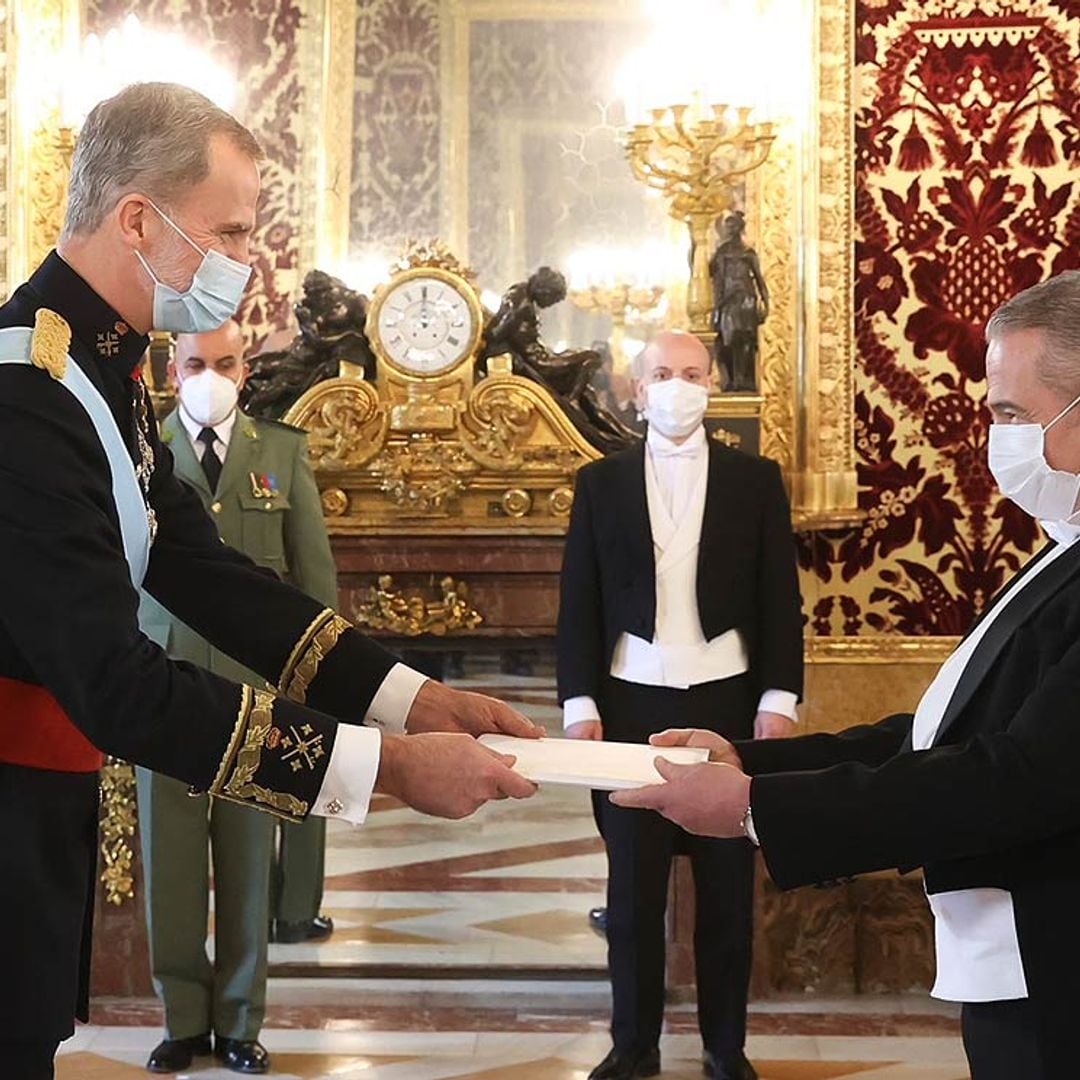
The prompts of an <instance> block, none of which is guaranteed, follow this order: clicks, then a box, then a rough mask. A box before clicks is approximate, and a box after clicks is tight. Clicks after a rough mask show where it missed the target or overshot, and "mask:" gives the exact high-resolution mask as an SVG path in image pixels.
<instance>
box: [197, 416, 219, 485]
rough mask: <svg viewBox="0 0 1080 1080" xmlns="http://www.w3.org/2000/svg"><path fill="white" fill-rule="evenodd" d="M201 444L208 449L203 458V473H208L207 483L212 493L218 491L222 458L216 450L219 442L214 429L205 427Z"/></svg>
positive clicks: (200, 440) (200, 435)
mask: <svg viewBox="0 0 1080 1080" xmlns="http://www.w3.org/2000/svg"><path fill="white" fill-rule="evenodd" d="M199 442H201V443H202V444H203V446H205V447H206V449H205V450H204V451H203V456H202V467H203V472H204V473H206V482H207V483H208V484H209V485H210V493H211V494H213V493H214V492H215V491H217V485H218V480H220V479H221V458H219V457H218V456H217V452H216V451H215V450H214V443H216V442H217V433H216V432H215V431H214V429H213V428H212V427H204V428H203V429H202V431H200V432H199Z"/></svg>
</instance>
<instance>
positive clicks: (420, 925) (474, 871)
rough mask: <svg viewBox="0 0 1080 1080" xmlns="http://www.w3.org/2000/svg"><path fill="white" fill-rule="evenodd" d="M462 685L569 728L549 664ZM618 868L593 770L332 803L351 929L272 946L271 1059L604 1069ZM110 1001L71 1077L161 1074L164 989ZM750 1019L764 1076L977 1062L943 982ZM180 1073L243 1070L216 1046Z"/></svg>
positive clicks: (331, 904)
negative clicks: (606, 841) (351, 820)
mask: <svg viewBox="0 0 1080 1080" xmlns="http://www.w3.org/2000/svg"><path fill="white" fill-rule="evenodd" d="M458 684H459V685H465V686H467V687H468V688H469V689H475V690H480V691H487V692H492V693H495V694H497V695H498V696H500V697H504V698H506V699H508V700H511V701H513V702H515V703H516V704H518V706H519V707H520V708H522V710H523V711H525V712H527V713H528V714H529V715H530V716H532V717H533V718H534V719H536V720H538V721H540V722H542V723H544V724H545V726H546V727H547V728H548V730H549V731H551V732H552V733H558V732H560V730H561V717H560V712H559V709H558V707H557V704H556V701H555V695H554V691H553V680H552V678H551V674H550V672H549V671H545V672H544V673H543V674H542V675H540V676H538V677H535V678H530V677H518V676H504V675H498V674H495V673H493V672H491V671H487V672H484V671H481V672H479V673H476V674H473V675H472V677H470V678H469V679H467V680H465V681H464V682H463V683H462V682H460V681H459V683H458ZM605 879H606V866H605V860H604V856H603V850H602V847H601V844H600V841H599V839H598V837H597V835H596V829H595V826H594V824H593V820H592V812H591V807H590V804H589V798H588V793H587V792H586V791H584V790H582V789H579V788H561V787H554V786H548V787H545V788H542V789H541V791H540V793H539V794H538V795H537V796H536V797H535V798H533V799H530V800H527V801H525V802H521V803H517V802H513V801H507V802H503V803H492V804H489V805H488V806H486V807H484V808H483V809H482V810H481V811H480V813H478V814H477V815H475V816H474V817H472V818H469V819H468V820H467V821H463V822H446V821H438V820H435V819H432V818H424V817H421V816H420V815H418V814H415V813H414V812H413V811H411V810H409V809H408V808H406V807H403V806H401V805H399V804H396V803H395V802H394V801H393V800H390V799H387V798H384V797H376V798H375V800H374V801H373V804H372V813H371V815H370V816H369V818H368V821H367V822H366V824H365V825H364V827H363V828H360V829H357V828H353V827H351V826H348V825H345V824H342V823H338V822H330V823H329V828H328V842H327V883H326V897H325V902H324V911H325V912H326V913H327V914H329V915H331V916H332V917H333V919H334V923H335V928H336V929H335V933H334V935H333V936H332V937H331V938H330V940H329V941H327V942H325V943H322V944H318V945H290V946H284V945H271V947H270V963H271V972H272V974H273V975H275V976H278V977H274V978H271V981H270V990H269V1008H268V1012H267V1020H266V1026H265V1028H264V1029H263V1032H262V1035H261V1038H262V1041H263V1042H264V1043H265V1045H266V1046H267V1048H268V1049H269V1051H270V1053H271V1056H272V1064H273V1071H272V1072H271V1073H270V1074H269V1076H270V1077H271V1078H272V1080H584V1078H585V1077H586V1076H587V1074H588V1071H589V1069H591V1068H592V1066H593V1065H595V1064H596V1063H597V1062H598V1061H599V1060H600V1059H601V1058H602V1057H603V1056H604V1055H605V1054H606V1053H607V1051H608V1049H609V1047H610V1040H609V1037H608V1034H607V1018H608V1015H609V1012H608V1010H609V998H608V989H607V985H606V981H605V980H604V978H603V975H604V972H605V953H604V944H603V942H602V941H601V939H600V938H599V937H598V936H597V935H596V934H595V933H593V932H592V930H591V929H590V928H589V926H588V922H587V917H586V915H587V912H588V909H589V908H590V907H593V906H596V905H597V904H601V903H602V902H603V897H604V886H605ZM211 936H212V935H211ZM478 969H482V972H483V975H484V977H483V978H478V977H477V971H478ZM545 973H549V974H550V978H547V979H545ZM568 974H569V975H573V976H574V979H576V980H577V981H573V979H570V980H568V979H567V976H568ZM281 976H286V977H281ZM522 976H528V978H522ZM92 1019H93V1020H94V1023H93V1025H91V1026H87V1027H82V1028H80V1029H79V1031H78V1032H77V1033H76V1034H75V1036H74V1037H73V1038H72V1039H70V1040H69V1041H68V1042H67V1043H65V1044H64V1046H63V1047H62V1048H61V1054H60V1057H59V1058H58V1061H57V1073H56V1075H57V1077H58V1080H128V1078H132V1080H134V1078H139V1080H143V1078H145V1077H147V1076H148V1074H147V1072H146V1071H145V1068H144V1066H145V1062H146V1057H147V1055H148V1053H149V1052H150V1050H151V1049H152V1048H153V1047H154V1046H155V1045H156V1044H157V1042H158V1040H159V1039H160V1038H161V1037H162V1029H161V1012H160V1006H159V1005H158V1003H157V1002H154V1001H149V1002H143V1003H130V1002H120V1003H111V1004H110V1003H107V1002H106V1003H96V1004H95V1008H94V1010H93V1015H92ZM749 1028H750V1032H751V1034H750V1037H749V1039H748V1042H747V1053H748V1054H749V1056H750V1057H751V1059H752V1060H753V1061H754V1062H755V1065H756V1066H757V1070H758V1073H759V1075H760V1076H761V1078H762V1080H840V1078H858V1080H965V1078H967V1076H968V1072H967V1068H966V1066H965V1063H964V1056H963V1052H962V1049H961V1045H960V1039H959V1033H958V1024H957V1021H956V1016H955V1012H953V1011H951V1010H950V1008H949V1007H944V1006H941V1005H939V1004H935V1003H933V1002H930V1001H929V999H927V998H925V997H914V998H910V999H896V1000H882V999H876V1000H873V999H872V1000H867V999H862V998H860V999H852V1000H848V1001H839V1002H814V1001H813V1000H802V999H800V1000H799V1001H796V1002H793V1003H783V1002H781V1003H774V1002H768V1003H755V1004H754V1005H752V1006H751V1014H750V1018H749ZM665 1030H666V1032H667V1034H665V1035H664V1037H663V1040H662V1042H661V1050H662V1054H663V1066H664V1071H663V1074H662V1075H663V1076H664V1077H668V1078H670V1080H690V1078H695V1080H696V1078H697V1077H700V1076H701V1075H702V1073H701V1064H700V1053H701V1045H700V1040H699V1038H698V1036H697V1034H696V1024H695V1018H694V1015H693V1012H692V1010H690V1009H687V1008H685V1007H683V1008H676V1009H673V1010H671V1011H670V1012H669V1014H668V1019H667V1022H666V1026H665ZM5 1075H6V1074H5V1073H4V1068H3V1062H0V1076H5ZM177 1075H178V1076H180V1077H181V1078H183V1077H187V1076H193V1077H198V1078H199V1080H231V1078H233V1077H235V1075H236V1074H234V1073H230V1072H228V1071H226V1070H223V1069H221V1068H217V1067H215V1066H214V1062H213V1059H209V1058H207V1059H197V1061H196V1064H195V1066H194V1067H193V1068H192V1069H191V1070H189V1071H187V1072H185V1073H181V1074H177ZM1017 1080H1022V1078H1017Z"/></svg>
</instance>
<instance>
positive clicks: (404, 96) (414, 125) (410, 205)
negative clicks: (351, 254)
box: [349, 0, 441, 252]
mask: <svg viewBox="0 0 1080 1080" xmlns="http://www.w3.org/2000/svg"><path fill="white" fill-rule="evenodd" d="M439 80H440V50H439V0H357V5H356V96H355V99H354V111H353V175H352V189H351V198H350V218H351V222H350V236H349V241H350V246H351V247H353V248H354V249H355V248H358V247H361V246H367V245H371V246H374V247H377V248H379V247H387V248H389V249H390V250H392V251H395V252H396V251H397V249H398V248H399V247H400V246H401V242H402V239H403V238H405V237H410V236H412V237H417V238H426V237H429V236H436V235H438V234H439V195H440V190H439V176H440V170H439V125H440V117H441V106H440V81H439Z"/></svg>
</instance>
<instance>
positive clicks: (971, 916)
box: [911, 523, 1080, 1002]
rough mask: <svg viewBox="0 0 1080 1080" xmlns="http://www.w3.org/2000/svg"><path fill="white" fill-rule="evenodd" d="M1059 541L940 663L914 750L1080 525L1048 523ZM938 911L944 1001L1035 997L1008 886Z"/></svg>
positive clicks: (935, 907)
mask: <svg viewBox="0 0 1080 1080" xmlns="http://www.w3.org/2000/svg"><path fill="white" fill-rule="evenodd" d="M1043 527H1044V528H1045V529H1046V531H1047V533H1048V534H1049V535H1050V536H1051V537H1052V538H1053V539H1054V540H1056V541H1057V542H1058V545H1059V546H1058V547H1057V548H1055V549H1054V550H1053V551H1051V552H1049V553H1048V554H1047V555H1046V556H1045V557H1044V558H1043V559H1042V560H1040V561H1039V562H1038V563H1037V564H1036V565H1035V566H1034V567H1032V569H1031V570H1030V571H1029V572H1028V573H1027V574H1025V575H1024V576H1023V577H1022V578H1021V579H1020V580H1019V581H1018V582H1017V583H1016V586H1015V587H1014V588H1013V589H1012V590H1011V592H1010V594H1009V595H1008V596H1007V597H1005V598H1004V599H1003V600H1002V601H1001V602H1000V603H999V604H997V606H996V607H994V609H993V610H992V611H991V612H990V613H989V614H988V615H987V616H986V618H984V619H983V620H982V622H980V623H979V625H978V626H977V627H976V628H975V629H974V630H973V631H972V632H971V633H970V634H969V635H968V636H967V637H966V638H965V639H964V640H963V641H962V642H961V643H960V644H959V646H958V647H957V649H956V651H955V652H954V653H953V654H952V655H951V656H950V657H949V658H948V659H947V660H946V661H945V663H944V664H942V665H941V668H940V669H939V670H938V673H937V675H936V676H935V677H934V681H933V682H932V683H931V684H930V686H929V687H928V688H927V690H926V693H925V694H923V696H922V699H921V700H920V701H919V705H918V708H917V709H916V710H915V719H914V721H913V723H912V730H911V742H912V748H913V750H914V751H915V752H917V753H918V752H922V751H925V750H928V749H929V748H930V747H931V746H932V745H933V743H934V740H935V739H936V738H937V732H938V728H939V727H940V726H941V721H942V718H943V717H944V715H945V711H946V709H947V708H948V704H949V701H950V699H951V698H952V696H953V693H954V692H955V691H956V687H957V684H958V683H959V681H960V677H961V676H962V675H963V672H964V669H965V668H966V667H967V664H968V662H969V661H970V660H971V657H972V655H973V654H974V652H975V650H976V649H977V648H978V646H979V642H981V641H982V639H983V638H984V637H985V635H986V632H987V631H988V630H989V629H990V627H991V626H992V625H993V623H994V620H995V619H997V618H998V617H999V616H1000V615H1001V613H1002V612H1003V611H1004V610H1005V609H1006V608H1007V607H1008V606H1009V604H1011V603H1012V602H1013V600H1015V599H1016V597H1017V596H1018V595H1019V594H1020V593H1021V592H1023V590H1024V588H1025V587H1026V586H1028V585H1029V584H1030V583H1031V582H1032V581H1034V580H1035V578H1036V577H1038V575H1039V574H1040V573H1041V572H1042V571H1043V570H1045V569H1046V568H1047V567H1048V566H1050V565H1051V564H1052V563H1053V562H1054V560H1055V559H1057V558H1058V557H1059V556H1060V555H1061V554H1062V553H1063V552H1065V551H1067V550H1068V549H1069V547H1070V546H1071V545H1072V543H1073V542H1074V541H1075V540H1076V539H1077V537H1078V536H1080V528H1077V527H1075V526H1069V525H1065V524H1062V523H1043ZM929 900H930V908H931V910H932V911H933V913H934V944H935V953H936V956H937V979H936V981H935V982H934V988H933V990H931V994H932V995H933V996H934V997H937V998H941V999H942V1000H944V1001H961V1002H978V1001H1014V1000H1016V999H1018V998H1026V997H1027V996H1028V990H1027V980H1026V979H1025V977H1024V967H1023V964H1022V962H1021V959H1020V945H1019V941H1018V940H1017V936H1016V917H1015V913H1014V911H1013V902H1012V895H1011V894H1010V893H1009V892H1008V891H1007V890H1006V889H958V890H955V891H953V892H945V893H934V894H932V895H931V896H930V897H929Z"/></svg>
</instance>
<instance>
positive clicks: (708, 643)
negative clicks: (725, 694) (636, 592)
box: [563, 427, 798, 727]
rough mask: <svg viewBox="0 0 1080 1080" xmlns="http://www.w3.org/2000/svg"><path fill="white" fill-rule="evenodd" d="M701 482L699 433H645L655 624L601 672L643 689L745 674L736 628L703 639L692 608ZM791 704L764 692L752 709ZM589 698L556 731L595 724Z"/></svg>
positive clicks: (567, 706)
mask: <svg viewBox="0 0 1080 1080" xmlns="http://www.w3.org/2000/svg"><path fill="white" fill-rule="evenodd" d="M708 480H709V445H708V439H707V437H706V434H705V428H704V427H699V428H698V429H697V430H696V431H695V432H694V433H693V434H692V435H691V436H690V437H689V438H688V439H686V441H685V442H683V443H681V444H676V443H674V442H672V441H671V440H670V439H668V438H665V437H664V436H663V435H661V434H660V433H659V432H658V431H655V430H654V429H651V428H650V430H649V434H648V436H647V439H646V453H645V491H646V496H647V499H648V507H649V527H650V530H651V532H652V540H653V549H654V554H655V559H656V625H655V628H654V633H653V639H652V641H646V640H644V639H643V638H639V637H637V636H635V635H634V634H626V633H624V634H622V635H621V636H620V637H619V640H618V641H617V642H616V643H615V649H614V652H613V654H612V658H611V668H610V671H609V673H610V674H611V676H612V677H613V678H616V679H622V680H623V681H625V682H633V683H638V684H642V685H647V686H666V687H669V688H671V689H679V690H686V689H688V688H689V687H691V686H698V685H700V684H701V683H706V682H715V681H717V680H720V679H727V678H731V677H732V676H734V675H740V674H742V673H743V672H745V671H746V670H747V667H748V657H747V650H746V641H745V638H744V637H743V634H742V633H741V632H740V631H739V630H737V629H734V630H728V631H727V632H726V633H723V634H721V635H720V636H719V637H715V638H713V639H712V640H706V638H705V635H704V634H703V632H702V629H701V617H700V614H699V612H698V603H697V563H698V549H699V548H700V546H701V523H702V520H703V518H704V515H705V499H706V493H707V487H708ZM797 700H798V698H797V697H796V695H795V694H793V693H791V692H790V691H787V690H766V691H765V693H764V694H762V696H761V700H760V702H759V703H758V709H759V711H760V710H765V711H768V712H776V713H781V714H782V715H784V716H788V717H791V718H792V719H794V717H795V705H796V703H797ZM599 719H600V712H599V709H598V708H597V705H596V701H595V700H594V699H593V698H592V697H589V696H584V695H583V696H580V697H574V698H569V699H568V700H567V701H566V702H565V703H564V704H563V726H564V727H570V726H571V725H572V724H577V723H581V722H582V721H584V720H599Z"/></svg>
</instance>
